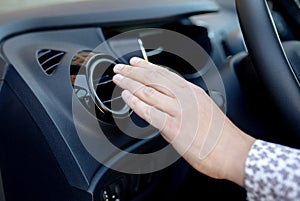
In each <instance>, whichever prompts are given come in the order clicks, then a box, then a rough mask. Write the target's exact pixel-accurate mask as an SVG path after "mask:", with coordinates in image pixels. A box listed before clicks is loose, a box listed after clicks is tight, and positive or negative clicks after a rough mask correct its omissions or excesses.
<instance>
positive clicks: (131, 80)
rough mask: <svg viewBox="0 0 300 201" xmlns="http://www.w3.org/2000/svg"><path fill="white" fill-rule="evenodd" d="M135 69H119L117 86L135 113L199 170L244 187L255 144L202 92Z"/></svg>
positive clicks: (136, 63) (155, 69) (157, 70)
mask: <svg viewBox="0 0 300 201" xmlns="http://www.w3.org/2000/svg"><path fill="white" fill-rule="evenodd" d="M130 64H131V66H130V65H123V64H118V65H116V66H115V68H114V72H115V73H117V75H115V76H114V78H113V81H114V82H115V83H116V84H117V85H118V86H119V87H121V88H123V89H125V90H124V91H123V93H122V97H123V99H124V101H125V102H126V103H127V104H128V105H129V106H130V107H131V108H132V109H133V110H134V111H135V113H137V114H138V115H139V116H140V117H142V118H143V119H145V120H146V121H147V122H148V123H150V124H151V125H152V126H154V127H156V128H157V129H159V130H160V132H161V134H162V136H163V137H164V138H165V139H166V140H167V141H168V142H169V143H171V144H172V145H173V147H174V148H175V149H176V150H177V151H178V153H180V154H181V155H182V156H183V157H184V158H185V159H186V160H187V161H188V162H189V163H190V164H191V165H192V166H193V167H194V168H195V169H197V170H198V171H200V172H202V173H204V174H206V175H208V176H210V177H213V178H220V179H229V180H232V181H234V182H236V183H238V184H240V185H242V184H243V171H244V163H243V162H244V161H245V159H246V157H247V154H248V151H249V149H250V146H251V145H252V143H253V142H254V139H253V138H251V137H250V136H248V135H246V134H244V133H243V132H242V131H240V130H239V129H238V128H237V127H235V126H234V125H233V124H232V123H231V122H230V120H229V119H228V118H227V117H226V115H225V114H224V113H223V112H222V111H221V110H220V109H219V108H218V106H217V105H216V104H215V103H214V102H213V101H212V99H210V97H209V96H208V95H207V94H206V93H205V92H204V91H203V90H202V89H201V88H200V87H198V86H196V85H194V84H192V83H190V82H188V81H186V80H185V79H183V78H182V77H180V76H179V75H177V74H175V73H173V72H171V71H169V70H167V69H165V68H162V67H160V66H157V65H154V64H152V63H149V62H147V61H145V60H142V59H138V58H133V59H131V61H130ZM236 157H238V158H236ZM237 169H238V172H236V170H237Z"/></svg>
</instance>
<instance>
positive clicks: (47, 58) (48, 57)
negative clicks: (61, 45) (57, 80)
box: [37, 49, 65, 75]
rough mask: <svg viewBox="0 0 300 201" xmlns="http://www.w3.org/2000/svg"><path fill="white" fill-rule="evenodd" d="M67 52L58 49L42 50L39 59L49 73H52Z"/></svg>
mask: <svg viewBox="0 0 300 201" xmlns="http://www.w3.org/2000/svg"><path fill="white" fill-rule="evenodd" d="M64 55H65V52H62V51H57V50H47V49H44V50H40V51H38V53H37V59H38V62H39V64H40V66H41V67H42V69H43V70H44V72H45V73H46V74H47V75H51V74H52V73H53V72H54V71H55V70H56V68H57V66H58V65H59V64H60V62H61V60H62V58H63V56H64Z"/></svg>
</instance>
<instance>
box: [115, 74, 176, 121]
mask: <svg viewBox="0 0 300 201" xmlns="http://www.w3.org/2000/svg"><path fill="white" fill-rule="evenodd" d="M113 81H114V82H115V83H117V85H118V86H119V87H121V88H123V89H125V90H128V91H130V93H131V94H134V95H135V96H136V97H138V98H139V99H140V100H142V101H143V102H145V103H146V104H149V105H151V106H153V107H155V108H157V109H159V110H161V111H162V112H166V113H168V114H169V115H171V116H174V115H175V114H176V112H177V108H178V103H177V100H176V99H175V98H172V97H170V96H167V95H165V94H163V93H160V92H159V91H157V90H155V89H154V88H152V87H148V86H145V85H143V84H141V83H140V82H137V81H135V80H132V79H130V78H127V77H124V76H122V75H120V74H117V75H115V76H114V77H113Z"/></svg>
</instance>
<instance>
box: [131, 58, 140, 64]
mask: <svg viewBox="0 0 300 201" xmlns="http://www.w3.org/2000/svg"><path fill="white" fill-rule="evenodd" d="M140 61H142V59H141V58H138V57H132V58H131V59H130V63H131V64H132V65H136V64H138V63H139V62H140Z"/></svg>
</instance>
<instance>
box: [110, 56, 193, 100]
mask: <svg viewBox="0 0 300 201" xmlns="http://www.w3.org/2000/svg"><path fill="white" fill-rule="evenodd" d="M132 60H139V61H138V62H136V61H135V62H132ZM132 60H131V63H134V64H135V66H134V67H133V66H129V65H124V64H119V65H116V66H115V68H114V72H115V73H118V74H121V75H123V76H125V77H127V78H130V79H132V80H136V81H138V82H140V83H142V84H144V85H146V86H151V87H153V88H154V89H156V90H158V91H160V92H162V93H164V94H166V95H168V96H170V97H173V98H174V94H176V92H177V91H181V90H182V88H185V87H188V86H189V83H188V82H187V81H186V80H184V79H183V78H181V77H180V76H178V75H176V74H175V73H173V72H171V71H169V70H167V69H165V68H162V67H159V66H157V65H154V64H151V63H149V62H147V61H145V60H141V59H137V58H134V59H132Z"/></svg>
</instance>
